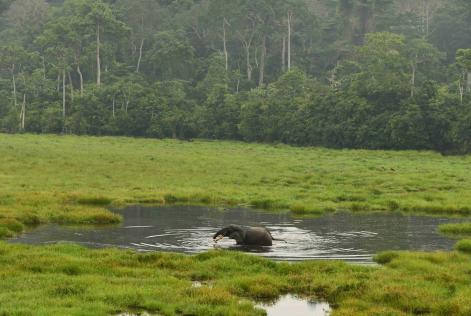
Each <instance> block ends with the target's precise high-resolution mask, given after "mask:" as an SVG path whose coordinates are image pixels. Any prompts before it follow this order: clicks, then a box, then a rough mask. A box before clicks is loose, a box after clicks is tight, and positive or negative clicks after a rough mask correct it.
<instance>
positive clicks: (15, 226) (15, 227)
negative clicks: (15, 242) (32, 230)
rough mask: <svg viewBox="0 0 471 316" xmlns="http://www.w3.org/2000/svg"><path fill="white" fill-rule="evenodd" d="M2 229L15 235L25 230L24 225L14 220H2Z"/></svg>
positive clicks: (0, 222) (0, 221)
mask: <svg viewBox="0 0 471 316" xmlns="http://www.w3.org/2000/svg"><path fill="white" fill-rule="evenodd" d="M0 227H4V228H6V229H7V230H9V231H11V232H13V233H21V232H22V231H23V229H24V225H23V224H22V223H20V222H19V221H17V220H16V219H14V218H0Z"/></svg>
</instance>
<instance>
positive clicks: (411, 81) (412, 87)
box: [410, 62, 417, 97]
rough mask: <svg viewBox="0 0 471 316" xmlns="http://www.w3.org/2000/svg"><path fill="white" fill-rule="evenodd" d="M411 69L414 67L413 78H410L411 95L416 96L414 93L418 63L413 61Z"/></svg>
mask: <svg viewBox="0 0 471 316" xmlns="http://www.w3.org/2000/svg"><path fill="white" fill-rule="evenodd" d="M411 69H412V76H411V79H410V85H411V86H410V96H411V97H413V96H414V93H415V74H416V71H417V65H416V64H415V63H414V62H412V63H411Z"/></svg>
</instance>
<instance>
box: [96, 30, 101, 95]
mask: <svg viewBox="0 0 471 316" xmlns="http://www.w3.org/2000/svg"><path fill="white" fill-rule="evenodd" d="M96 84H97V86H100V85H101V60H100V23H97V24H96Z"/></svg>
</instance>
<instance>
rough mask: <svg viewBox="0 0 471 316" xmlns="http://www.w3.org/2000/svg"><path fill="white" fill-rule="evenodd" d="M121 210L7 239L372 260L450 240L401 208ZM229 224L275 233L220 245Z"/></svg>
mask: <svg viewBox="0 0 471 316" xmlns="http://www.w3.org/2000/svg"><path fill="white" fill-rule="evenodd" d="M116 212H117V213H120V214H122V215H123V217H124V223H123V224H122V225H121V226H119V227H101V228H96V227H66V226H58V225H45V226H40V227H38V228H37V229H34V230H33V231H31V232H28V233H25V234H24V235H22V236H20V237H19V238H16V239H13V240H11V242H14V243H29V244H47V243H56V242H63V241H66V242H75V243H79V244H83V245H87V246H90V247H110V246H111V247H122V248H132V249H136V250H139V251H173V252H183V253H199V252H203V251H206V250H209V249H213V248H223V249H234V250H240V251H247V252H251V253H255V254H257V255H260V256H264V257H268V258H271V259H275V260H289V261H299V260H308V259H338V260H344V261H348V262H355V263H372V256H373V255H374V254H375V253H377V252H379V251H383V250H423V251H434V250H450V249H452V247H453V244H454V241H453V240H451V239H448V238H445V237H443V236H441V235H439V234H438V233H437V226H438V225H439V224H443V223H449V222H456V221H457V220H456V219H454V220H453V219H446V218H436V217H422V216H402V215H400V214H396V213H395V214H368V215H353V214H349V213H336V214H329V215H325V216H322V217H318V218H296V217H293V216H292V215H291V213H289V212H288V213H270V212H262V211H253V210H248V209H231V210H226V211H220V210H217V209H211V208H207V207H195V206H172V207H143V206H131V207H128V208H126V209H123V210H116ZM229 224H239V225H247V226H265V227H267V228H268V229H269V230H270V231H271V232H272V235H273V236H274V237H275V238H280V239H284V240H286V241H287V243H284V242H280V241H275V242H274V244H273V246H272V247H259V248H247V247H242V246H236V245H235V241H234V240H230V239H227V238H225V239H223V240H222V241H220V242H219V243H218V244H214V242H213V240H212V236H213V234H214V233H215V232H216V231H218V230H219V229H220V228H222V227H224V226H227V225H229Z"/></svg>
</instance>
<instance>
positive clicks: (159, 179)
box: [0, 134, 471, 235]
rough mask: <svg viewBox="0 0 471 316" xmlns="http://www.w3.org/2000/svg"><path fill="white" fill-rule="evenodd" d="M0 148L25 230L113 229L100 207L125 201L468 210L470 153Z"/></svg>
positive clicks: (4, 142)
mask: <svg viewBox="0 0 471 316" xmlns="http://www.w3.org/2000/svg"><path fill="white" fill-rule="evenodd" d="M0 148H1V155H0V216H1V217H2V218H9V219H13V220H16V221H17V222H20V223H21V224H23V225H35V224H38V223H45V222H51V221H52V222H59V223H70V224H94V223H96V224H103V223H115V222H118V221H120V218H119V217H116V215H113V214H111V213H109V212H108V211H107V210H106V207H107V206H108V205H110V204H115V205H120V204H126V203H152V204H165V203H192V204H214V205H218V206H219V205H229V206H233V205H242V206H252V207H256V208H264V209H280V208H281V209H291V210H292V211H293V212H295V213H298V214H301V215H305V214H319V213H322V212H329V211H335V210H339V209H349V210H352V211H358V212H364V211H371V210H374V211H403V212H414V213H427V214H440V215H470V214H471V178H470V177H469V176H468V172H469V170H470V168H471V157H470V156H463V157H443V156H441V155H440V154H437V153H433V152H416V151H401V152H393V151H367V150H330V149H322V148H295V147H289V146H284V145H275V146H272V145H260V144H245V143H239V142H210V141H194V142H181V141H173V140H151V139H133V138H122V137H103V138H97V137H84V136H80V137H77V136H64V137H61V136H48V135H46V136H44V135H42V136H36V135H5V134H0ZM0 227H2V228H3V230H2V232H0V233H1V234H3V235H12V234H15V233H17V231H15V229H16V228H15V227H9V226H6V225H3V224H1V223H0ZM11 228H13V229H11ZM5 229H6V230H5Z"/></svg>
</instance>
